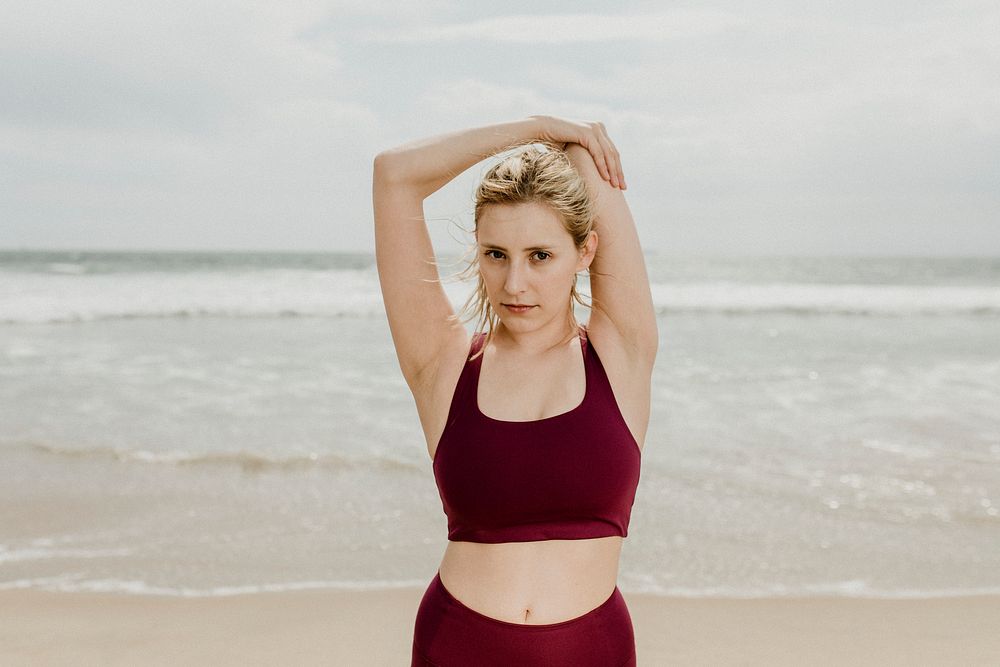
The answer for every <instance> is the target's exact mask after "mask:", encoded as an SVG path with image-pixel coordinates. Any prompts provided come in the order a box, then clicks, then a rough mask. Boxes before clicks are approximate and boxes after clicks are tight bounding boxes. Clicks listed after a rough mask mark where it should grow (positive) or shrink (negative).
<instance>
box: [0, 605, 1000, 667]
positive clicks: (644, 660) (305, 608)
mask: <svg viewBox="0 0 1000 667" xmlns="http://www.w3.org/2000/svg"><path fill="white" fill-rule="evenodd" d="M422 594H423V589H416V588H413V589H394V590H385V591H366V592H345V591H329V590H321V591H298V592H288V593H258V594H249V595H234V596H225V597H214V598H180V597H161V596H148V595H119V594H112V593H57V592H46V591H37V590H9V591H2V592H0V664H3V665H5V666H9V665H32V666H34V665H75V666H84V665H352V666H353V665H358V666H364V665H390V666H396V667H399V666H403V665H409V655H410V654H409V651H410V641H411V639H412V632H413V620H414V617H415V614H416V610H417V605H418V603H419V601H420V596H421V595H422ZM625 599H626V601H627V602H628V605H629V609H630V611H631V613H632V620H633V624H634V626H635V632H636V645H637V650H638V664H639V665H640V666H647V665H649V666H652V665H847V664H850V665H907V666H910V665H964V666H967V665H1000V596H975V597H956V598H934V599H912V600H879V599H859V598H805V599H788V598H774V599H754V600H746V599H704V598H698V599H691V598H666V597H660V596H653V595H645V594H628V593H626V594H625Z"/></svg>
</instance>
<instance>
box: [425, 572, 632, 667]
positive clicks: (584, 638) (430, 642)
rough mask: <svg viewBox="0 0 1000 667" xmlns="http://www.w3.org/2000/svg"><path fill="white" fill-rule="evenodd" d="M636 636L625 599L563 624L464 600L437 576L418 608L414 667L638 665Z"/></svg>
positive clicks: (612, 599)
mask: <svg viewBox="0 0 1000 667" xmlns="http://www.w3.org/2000/svg"><path fill="white" fill-rule="evenodd" d="M635 664H636V662H635V635H634V634H633V630H632V617H631V616H630V615H629V611H628V607H627V606H626V604H625V598H623V597H622V594H621V591H619V590H618V587H617V586H615V590H614V591H613V592H612V593H611V597H609V598H608V599H607V600H605V601H604V602H602V603H601V605H600V606H599V607H597V608H595V609H591V610H590V611H588V612H587V613H586V614H584V615H582V616H577V617H576V618H571V619H569V620H566V621H561V622H559V623H548V624H544V625H532V624H527V623H509V622H507V621H501V620H500V619H497V618H492V617H490V616H486V615H485V614H481V613H479V612H478V611H475V610H474V609H471V608H469V607H466V606H465V605H464V604H462V603H461V602H459V601H458V599H457V598H455V597H454V596H453V595H452V594H451V593H450V592H448V589H447V588H445V587H444V584H443V583H442V582H441V574H440V572H438V573H437V574H436V575H434V579H433V580H432V581H431V583H430V585H429V586H428V587H427V590H426V591H425V592H424V596H423V598H422V599H421V600H420V606H419V608H418V609H417V619H416V623H415V624H414V631H413V656H412V662H411V663H410V665H411V667H424V666H425V665H432V666H434V667H467V666H469V665H475V666H477V667H493V666H494V665H495V666H497V667H499V666H500V665H503V666H504V667H510V665H518V666H519V667H531V666H532V665H539V666H541V665H545V666H546V667H559V666H560V665H573V666H574V667H634V666H635Z"/></svg>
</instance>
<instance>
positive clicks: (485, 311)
mask: <svg viewBox="0 0 1000 667" xmlns="http://www.w3.org/2000/svg"><path fill="white" fill-rule="evenodd" d="M515 148H523V150H519V151H518V152H516V153H514V154H512V155H510V156H508V157H505V158H504V159H502V160H501V161H500V162H498V163H497V164H496V165H494V166H493V167H491V168H490V169H489V170H488V171H487V172H486V174H485V175H484V176H483V178H482V181H481V182H480V183H479V186H478V187H477V188H476V193H475V227H474V229H473V232H474V233H475V234H476V236H477V237H478V230H479V219H480V216H481V214H482V212H483V209H484V208H485V207H487V206H489V205H491V204H522V203H533V202H539V203H543V204H546V205H548V206H550V207H551V208H552V209H553V210H554V211H555V212H556V213H557V214H558V215H559V218H560V220H561V221H562V223H563V228H564V229H565V230H566V232H567V233H568V234H569V235H570V236H571V237H572V238H573V244H574V246H576V249H577V250H581V249H582V248H583V246H584V244H585V243H586V241H587V237H588V236H589V235H590V233H591V231H593V229H594V203H593V199H592V197H591V193H590V192H589V191H588V189H587V182H586V180H584V178H583V177H582V176H580V174H579V172H577V170H576V169H575V168H574V167H573V164H572V163H571V162H570V159H569V156H567V155H566V153H565V152H564V151H563V150H562V149H561V148H560V147H558V146H556V145H554V144H551V143H548V142H532V143H530V144H525V145H524V146H523V147H515ZM470 254H471V259H470V257H469V256H470ZM461 260H464V261H466V262H467V266H466V267H465V269H463V270H462V271H460V272H458V273H457V274H454V275H453V276H450V277H449V280H452V279H455V278H457V279H459V280H463V281H464V280H467V279H469V278H470V277H472V274H475V275H476V289H475V291H474V292H473V293H472V294H471V295H470V296H469V298H468V299H467V300H466V302H465V304H464V305H463V306H462V309H461V310H460V311H459V312H458V313H457V314H456V315H453V316H452V321H455V320H460V321H461V322H462V324H463V325H464V324H465V323H466V322H468V321H469V320H471V319H473V318H477V324H476V334H479V333H485V334H486V340H485V341H484V342H483V344H482V346H481V347H480V350H479V352H478V353H477V354H476V355H474V356H472V357H470V359H475V358H476V356H478V355H479V354H482V352H483V350H485V349H486V346H487V344H489V342H490V340H492V338H493V333H494V331H495V330H496V328H497V327H498V326H499V324H500V317H499V316H498V315H497V314H496V313H495V312H494V311H493V307H492V306H491V305H490V301H489V298H488V296H487V293H486V284H485V282H484V281H483V276H482V274H480V273H479V260H480V257H479V252H478V240H474V241H473V242H472V243H471V244H469V245H468V246H467V248H466V252H465V254H464V255H463V257H462V258H461ZM461 260H460V261H461ZM588 271H589V269H588ZM577 278H579V274H578V275H577ZM574 301H575V302H577V303H579V304H580V305H582V306H585V307H588V308H593V305H592V304H588V303H586V302H584V301H583V299H582V298H581V296H580V293H579V292H578V291H577V289H576V280H574V282H573V286H572V288H571V289H570V292H569V317H570V321H571V322H572V324H573V334H572V337H575V336H576V335H577V332H578V329H579V326H580V325H579V324H578V323H577V320H576V314H575V312H574V309H573V302H574ZM593 301H595V299H594V298H593V297H592V296H591V302H593ZM569 340H571V338H567V339H566V341H564V342H569Z"/></svg>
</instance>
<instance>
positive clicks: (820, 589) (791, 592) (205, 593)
mask: <svg viewBox="0 0 1000 667" xmlns="http://www.w3.org/2000/svg"><path fill="white" fill-rule="evenodd" d="M426 585H427V582H426V581H423V580H410V581H365V582H356V581H323V580H319V581H289V582H273V583H260V584H243V585H230V586H209V587H204V588H195V587H190V586H170V585H162V584H152V583H149V582H146V581H143V580H138V579H85V578H83V576H82V575H80V574H76V575H60V576H54V577H39V578H34V579H14V580H10V581H0V590H26V589H35V590H43V591H50V592H66V593H82V592H87V593H119V594H121V593H124V594H129V595H161V596H172V597H187V598H212V597H228V596H234V595H253V594H258V593H284V592H294V591H319V590H339V591H353V592H365V591H376V590H387V589H388V590H395V589H407V588H423V587H425V586H426ZM621 589H622V591H623V592H624V593H626V594H640V595H641V594H646V595H656V596H661V597H679V598H699V599H733V598H738V599H774V598H823V597H841V598H868V599H884V600H919V599H932V598H951V597H974V596H983V595H1000V587H995V586H986V587H978V588H945V589H919V588H912V589H877V588H873V587H869V586H868V585H867V584H865V582H863V581H844V582H830V583H816V584H796V585H787V586H786V585H780V584H778V585H773V586H761V587H757V588H753V587H748V588H735V587H726V586H713V587H700V588H699V587H679V586H672V587H642V586H640V587H632V586H628V585H627V584H622V585H621Z"/></svg>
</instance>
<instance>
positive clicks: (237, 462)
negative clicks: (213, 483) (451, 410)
mask: <svg viewBox="0 0 1000 667" xmlns="http://www.w3.org/2000/svg"><path fill="white" fill-rule="evenodd" d="M24 446H25V447H27V448H28V449H29V450H31V451H34V452H39V453H43V454H47V455H54V456H59V457H63V458H69V459H91V460H113V461H118V462H122V463H148V464H164V465H174V466H184V465H188V466H213V465H222V466H227V465H228V466H238V467H240V468H242V469H243V470H244V471H247V472H257V471H264V470H272V469H274V470H293V469H301V468H315V467H321V468H330V469H335V470H340V469H349V468H380V469H383V470H418V469H422V468H420V467H419V466H417V465H416V464H415V463H413V462H411V461H407V460H404V459H400V458H396V457H393V456H389V455H386V454H367V455H365V456H362V457H357V456H354V457H352V456H348V455H345V454H342V453H339V452H328V453H318V452H302V453H297V454H265V453H258V452H248V451H243V450H237V451H218V452H193V451H186V450H178V449H170V450H165V451H158V452H154V451H149V450H146V449H129V448H123V447H110V446H107V447H102V446H97V447H65V446H59V445H53V444H49V443H44V442H28V443H24Z"/></svg>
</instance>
